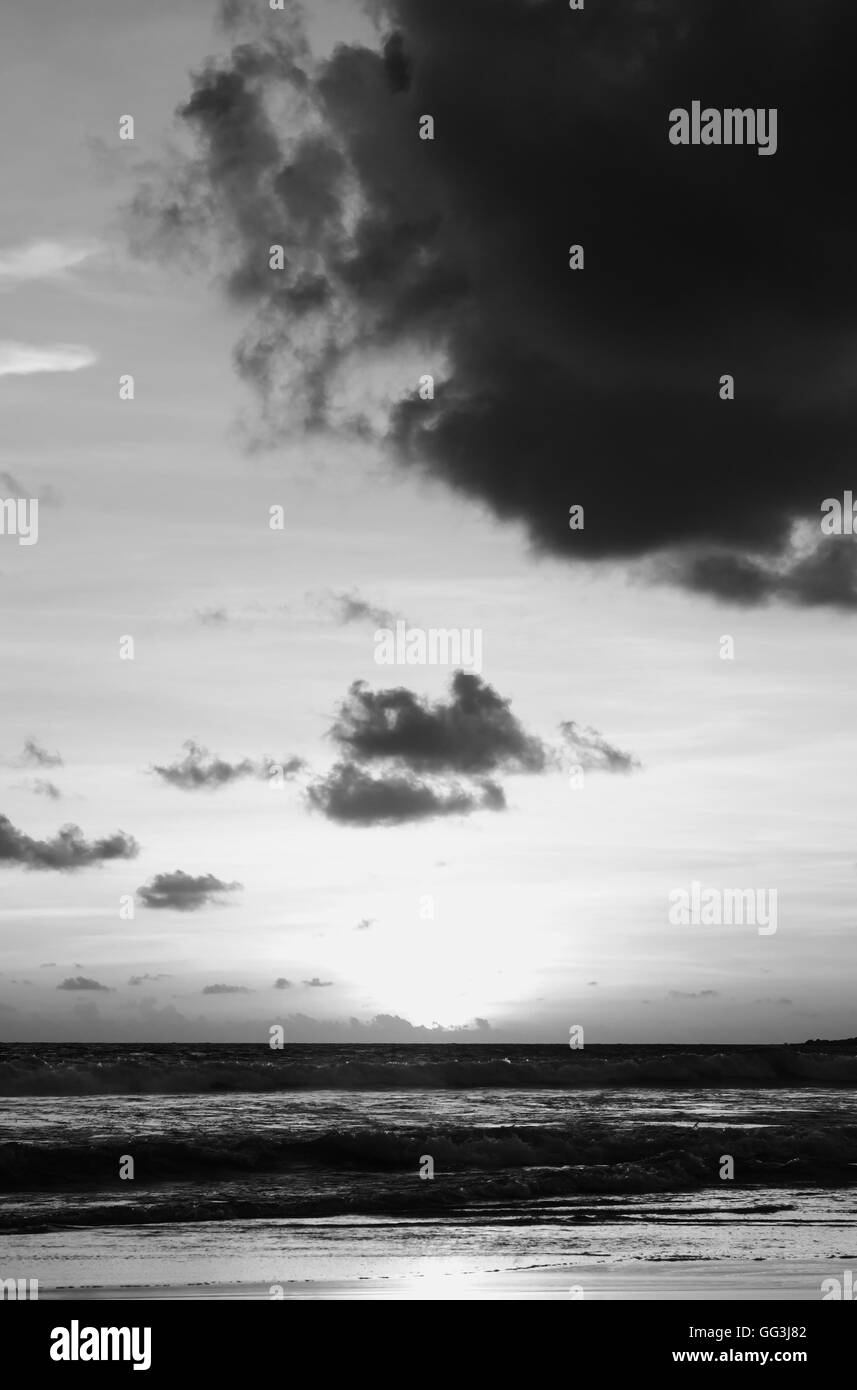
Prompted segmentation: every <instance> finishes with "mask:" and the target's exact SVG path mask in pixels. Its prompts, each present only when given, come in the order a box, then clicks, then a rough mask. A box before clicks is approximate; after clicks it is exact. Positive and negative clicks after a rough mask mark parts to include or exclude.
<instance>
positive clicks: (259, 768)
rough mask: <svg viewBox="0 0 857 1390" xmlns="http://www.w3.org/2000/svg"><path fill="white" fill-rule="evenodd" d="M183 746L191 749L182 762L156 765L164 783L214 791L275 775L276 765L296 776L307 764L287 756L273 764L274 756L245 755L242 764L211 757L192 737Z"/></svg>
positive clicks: (154, 770)
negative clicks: (235, 783) (232, 784)
mask: <svg viewBox="0 0 857 1390" xmlns="http://www.w3.org/2000/svg"><path fill="white" fill-rule="evenodd" d="M182 746H183V747H184V748H186V749H187V752H186V754H185V756H184V757H183V758H181V759H180V760H179V761H177V762H175V763H171V764H169V765H168V766H158V765H157V764H156V765H155V766H154V767H153V768H152V771H153V772H156V773H157V774H158V776H159V777H160V778H161V779H162V780H163V781H164V782H168V783H169V784H170V786H173V787H180V788H181V789H182V791H205V790H207V791H214V790H216V789H217V788H218V787H225V786H228V785H229V783H230V782H237V781H239V780H240V779H241V778H242V777H255V778H258V779H259V780H264V779H266V778H267V777H269V776H270V775H271V772H272V770H273V768H275V767H281V768H282V771H283V776H284V777H286V778H289V777H293V776H295V774H296V773H298V772H299V771H300V770H301V768H302V767H303V766H304V763H303V759H301V758H287V759H286V761H285V762H284V763H273V762H272V761H271V760H270V759H260V760H258V761H256V762H254V761H253V760H252V759H250V758H242V760H241V761H240V762H238V763H229V762H226V760H225V759H224V758H217V757H214V756H211V757H210V756H209V753H208V749H207V748H201V747H200V746H199V744H197V743H194V741H193V740H192V739H189V740H188V741H187V743H185V744H183V745H182Z"/></svg>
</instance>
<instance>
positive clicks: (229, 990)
mask: <svg viewBox="0 0 857 1390" xmlns="http://www.w3.org/2000/svg"><path fill="white" fill-rule="evenodd" d="M202 993H203V994H252V993H253V991H252V989H248V988H247V987H246V985H205V986H204V988H203V990H202Z"/></svg>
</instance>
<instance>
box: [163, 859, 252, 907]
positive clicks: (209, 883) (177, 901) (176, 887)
mask: <svg viewBox="0 0 857 1390" xmlns="http://www.w3.org/2000/svg"><path fill="white" fill-rule="evenodd" d="M241 887H242V885H241V884H240V883H224V882H223V881H222V880H221V879H219V878H215V876H214V874H200V875H198V876H197V877H194V875H193V874H186V873H185V872H184V871H183V870H182V869H176V870H175V871H174V873H171V874H155V876H154V878H153V879H152V880H151V882H149V883H147V884H144V886H143V887H142V888H138V889H137V892H138V894H139V896H140V898H141V899H142V901H143V903H144V904H145V906H146V907H155V908H161V907H167V908H170V907H171V908H177V909H178V911H179V912H196V911H197V910H198V909H199V908H201V907H206V906H207V905H208V904H209V903H219V902H220V898H219V896H218V895H219V894H220V893H234V892H235V891H236V889H238V888H241Z"/></svg>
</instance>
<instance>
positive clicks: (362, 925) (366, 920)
mask: <svg viewBox="0 0 857 1390" xmlns="http://www.w3.org/2000/svg"><path fill="white" fill-rule="evenodd" d="M374 925H375V918H374V917H361V918H360V921H359V922H358V923H357V926H356V927H355V928H354V930H355V931H369V929H370V927H374Z"/></svg>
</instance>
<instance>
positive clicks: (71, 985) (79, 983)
mask: <svg viewBox="0 0 857 1390" xmlns="http://www.w3.org/2000/svg"><path fill="white" fill-rule="evenodd" d="M57 989H71V990H74V989H98V990H102V991H103V992H104V993H105V994H107V993H109V992H110V991H109V989H108V986H107V985H100V984H99V983H98V981H97V980H89V979H87V977H86V976H85V975H75V976H69V978H68V979H67V980H63V981H62V983H61V984H58V985H57Z"/></svg>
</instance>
